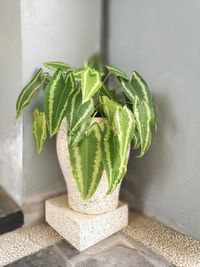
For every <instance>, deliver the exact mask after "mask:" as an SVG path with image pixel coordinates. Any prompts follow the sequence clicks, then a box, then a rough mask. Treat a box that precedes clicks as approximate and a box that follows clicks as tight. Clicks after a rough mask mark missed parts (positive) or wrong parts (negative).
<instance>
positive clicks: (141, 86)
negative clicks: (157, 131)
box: [131, 71, 157, 125]
mask: <svg viewBox="0 0 200 267" xmlns="http://www.w3.org/2000/svg"><path fill="white" fill-rule="evenodd" d="M131 85H132V88H134V91H135V92H136V94H137V96H138V98H139V99H140V100H141V101H142V100H144V101H145V102H146V103H147V104H148V105H149V107H150V110H151V124H152V125H154V124H156V122H157V121H156V114H155V108H154V103H153V99H152V95H151V92H150V90H149V87H148V85H147V83H146V82H145V80H144V79H143V78H142V76H141V75H140V74H139V73H138V72H136V71H134V72H133V73H132V75H131Z"/></svg>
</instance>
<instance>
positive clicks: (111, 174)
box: [102, 121, 121, 191]
mask: <svg viewBox="0 0 200 267" xmlns="http://www.w3.org/2000/svg"><path fill="white" fill-rule="evenodd" d="M102 148H103V149H102V150H103V157H102V160H103V164H104V168H105V171H106V176H107V179H108V185H109V188H108V191H109V189H110V188H111V185H112V181H113V180H114V179H115V169H116V168H115V165H120V162H121V155H120V143H119V139H118V138H117V134H116V132H115V131H113V129H112V127H111V125H110V123H108V122H107V121H105V124H104V130H103V142H102Z"/></svg>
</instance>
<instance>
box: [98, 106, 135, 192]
mask: <svg viewBox="0 0 200 267" xmlns="http://www.w3.org/2000/svg"><path fill="white" fill-rule="evenodd" d="M114 122H115V127H114V128H111V127H110V125H108V124H107V125H106V126H105V130H104V138H103V151H104V156H103V163H104V167H105V170H106V174H107V178H108V182H109V190H108V193H109V194H110V193H112V192H113V191H114V190H115V188H116V186H117V184H118V183H120V182H121V180H122V179H123V177H124V175H125V173H126V168H127V167H126V165H127V152H128V148H129V145H130V142H131V139H132V137H133V133H134V127H135V125H134V117H133V114H132V112H131V111H130V110H129V109H128V108H127V107H124V108H123V109H120V108H118V109H117V111H116V112H115V116H114Z"/></svg>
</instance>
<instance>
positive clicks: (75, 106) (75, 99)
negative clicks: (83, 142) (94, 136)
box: [66, 89, 94, 144]
mask: <svg viewBox="0 0 200 267" xmlns="http://www.w3.org/2000/svg"><path fill="white" fill-rule="evenodd" d="M81 98H82V97H81V91H80V89H77V90H75V91H74V92H73V94H72V95H71V96H70V97H69V105H68V108H67V115H66V116H67V121H68V130H69V131H68V136H69V143H70V144H72V143H77V142H78V141H79V140H80V138H81V136H82V135H83V133H84V131H86V125H87V124H88V122H89V121H90V118H91V116H92V114H93V113H94V101H93V99H90V100H88V101H87V102H85V103H83V104H82V100H81Z"/></svg>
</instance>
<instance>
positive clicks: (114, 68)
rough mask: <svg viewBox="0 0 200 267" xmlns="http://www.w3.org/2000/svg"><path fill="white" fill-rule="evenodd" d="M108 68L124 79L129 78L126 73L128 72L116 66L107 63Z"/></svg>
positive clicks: (110, 71)
mask: <svg viewBox="0 0 200 267" xmlns="http://www.w3.org/2000/svg"><path fill="white" fill-rule="evenodd" d="M106 68H107V69H108V71H109V73H110V74H114V75H115V76H117V77H120V78H122V79H124V80H129V78H128V76H127V75H126V73H125V72H124V71H122V70H120V69H118V68H116V67H112V66H108V65H106Z"/></svg>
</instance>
